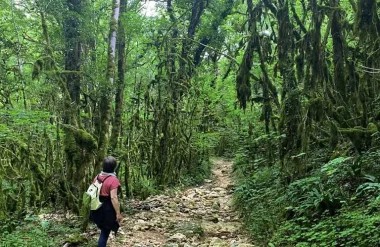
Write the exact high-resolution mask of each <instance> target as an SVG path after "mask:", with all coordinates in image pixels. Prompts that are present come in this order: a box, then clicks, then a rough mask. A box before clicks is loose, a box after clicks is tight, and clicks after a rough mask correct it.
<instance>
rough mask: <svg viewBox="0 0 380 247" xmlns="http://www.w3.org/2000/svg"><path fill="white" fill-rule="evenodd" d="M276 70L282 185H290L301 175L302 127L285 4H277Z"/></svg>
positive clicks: (285, 2) (291, 31) (291, 38)
mask: <svg viewBox="0 0 380 247" xmlns="http://www.w3.org/2000/svg"><path fill="white" fill-rule="evenodd" d="M277 20H278V66H279V70H280V72H281V75H282V77H283V90H282V112H281V120H280V126H279V127H280V131H281V134H282V140H281V145H280V158H281V162H282V170H283V175H284V181H285V182H290V181H293V180H294V179H295V178H297V177H298V176H300V174H301V173H302V170H303V169H302V168H303V167H302V166H301V165H302V164H301V162H300V158H299V157H300V156H299V152H300V150H301V138H300V135H299V131H298V128H299V126H300V123H301V102H300V92H299V89H298V84H297V79H296V76H295V71H294V66H295V62H294V45H295V44H294V40H293V38H294V35H293V31H294V30H293V25H292V23H291V20H290V16H289V3H288V0H279V6H278V12H277Z"/></svg>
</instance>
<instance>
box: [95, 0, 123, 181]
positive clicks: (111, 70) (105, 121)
mask: <svg viewBox="0 0 380 247" xmlns="http://www.w3.org/2000/svg"><path fill="white" fill-rule="evenodd" d="M112 10H113V11H112V16H111V22H110V34H109V43H108V60H107V74H106V80H105V82H104V83H102V84H101V89H100V103H99V114H100V126H99V127H100V129H99V132H98V133H99V138H98V147H99V149H98V153H97V159H96V160H97V162H96V167H95V171H94V172H95V173H96V172H98V171H99V170H100V167H101V162H102V160H103V159H104V157H105V156H106V155H107V152H108V145H109V134H110V129H109V128H110V121H111V111H112V105H111V102H112V101H111V98H112V94H111V90H112V88H113V87H114V80H115V67H116V66H115V55H116V39H117V26H118V21H119V14H120V0H114V1H113V4H112Z"/></svg>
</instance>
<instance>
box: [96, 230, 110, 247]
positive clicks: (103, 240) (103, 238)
mask: <svg viewBox="0 0 380 247" xmlns="http://www.w3.org/2000/svg"><path fill="white" fill-rule="evenodd" d="M110 233H111V230H107V229H102V230H101V232H100V237H99V242H98V247H106V246H107V240H108V237H109V235H110Z"/></svg>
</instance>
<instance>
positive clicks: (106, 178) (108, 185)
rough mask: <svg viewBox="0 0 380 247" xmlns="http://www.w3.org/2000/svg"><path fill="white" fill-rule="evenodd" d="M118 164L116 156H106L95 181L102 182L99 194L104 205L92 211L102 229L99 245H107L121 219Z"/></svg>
mask: <svg viewBox="0 0 380 247" xmlns="http://www.w3.org/2000/svg"><path fill="white" fill-rule="evenodd" d="M116 164H117V163H116V159H115V158H114V157H112V156H108V157H106V158H105V159H104V161H103V171H102V172H101V173H100V174H99V175H97V176H96V177H95V178H94V181H93V182H95V181H96V180H98V182H99V183H102V187H101V190H100V196H99V201H100V202H102V206H101V207H100V208H99V209H97V210H92V211H91V213H90V219H91V221H93V222H94V223H95V224H96V225H97V226H98V227H99V229H100V230H101V232H100V237H99V241H98V247H106V246H107V240H108V237H109V235H110V233H111V231H114V232H115V234H116V232H117V230H118V228H119V223H120V221H121V214H120V206H119V200H118V198H117V190H118V189H119V187H120V186H121V185H120V182H119V180H118V179H117V177H116V173H115V168H116Z"/></svg>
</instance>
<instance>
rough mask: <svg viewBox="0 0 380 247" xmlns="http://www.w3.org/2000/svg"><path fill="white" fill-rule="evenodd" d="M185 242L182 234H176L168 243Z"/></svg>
mask: <svg viewBox="0 0 380 247" xmlns="http://www.w3.org/2000/svg"><path fill="white" fill-rule="evenodd" d="M184 240H186V236H185V235H184V234H182V233H176V234H174V235H173V236H171V237H170V238H169V240H168V241H169V242H183V241H184Z"/></svg>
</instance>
